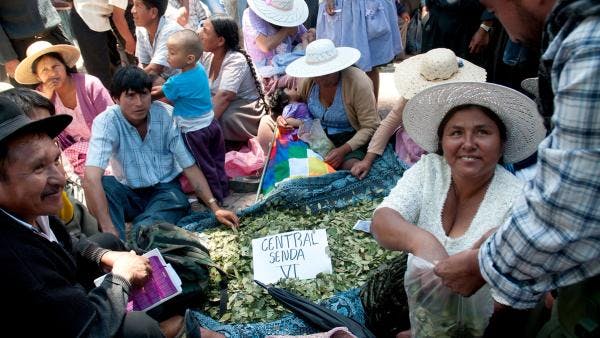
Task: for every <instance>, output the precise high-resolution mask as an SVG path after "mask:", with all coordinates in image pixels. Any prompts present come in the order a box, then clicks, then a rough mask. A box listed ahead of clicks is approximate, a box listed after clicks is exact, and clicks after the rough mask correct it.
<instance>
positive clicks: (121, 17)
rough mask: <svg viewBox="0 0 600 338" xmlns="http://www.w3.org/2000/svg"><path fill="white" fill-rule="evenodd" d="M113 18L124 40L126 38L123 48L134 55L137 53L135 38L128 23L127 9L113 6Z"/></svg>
mask: <svg viewBox="0 0 600 338" xmlns="http://www.w3.org/2000/svg"><path fill="white" fill-rule="evenodd" d="M112 19H113V22H114V24H115V27H116V28H117V32H118V33H119V35H121V37H122V38H123V40H125V46H123V48H124V49H125V51H126V52H127V53H129V54H132V55H133V54H135V38H134V37H133V34H131V31H130V30H129V25H127V20H126V19H125V11H124V10H123V9H121V8H118V7H113V15H112Z"/></svg>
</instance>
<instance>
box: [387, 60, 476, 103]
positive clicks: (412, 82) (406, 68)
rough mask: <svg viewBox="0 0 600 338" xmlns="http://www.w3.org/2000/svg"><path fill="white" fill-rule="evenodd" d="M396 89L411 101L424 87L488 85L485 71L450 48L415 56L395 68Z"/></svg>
mask: <svg viewBox="0 0 600 338" xmlns="http://www.w3.org/2000/svg"><path fill="white" fill-rule="evenodd" d="M394 77H395V80H396V90H397V91H398V94H399V95H400V96H402V97H404V98H405V99H410V98H411V97H413V96H415V94H417V93H418V92H420V91H421V90H423V89H425V88H429V87H431V86H435V85H438V84H443V83H449V82H485V80H486V71H485V69H483V68H481V67H479V66H477V65H475V64H473V63H471V62H469V61H467V60H464V59H461V58H458V57H457V56H456V54H454V52H453V51H452V50H450V49H447V48H436V49H432V50H430V51H428V52H427V53H424V54H419V55H415V56H413V57H411V58H408V59H406V60H404V61H402V62H400V63H399V64H398V65H397V66H396V70H395V74H394Z"/></svg>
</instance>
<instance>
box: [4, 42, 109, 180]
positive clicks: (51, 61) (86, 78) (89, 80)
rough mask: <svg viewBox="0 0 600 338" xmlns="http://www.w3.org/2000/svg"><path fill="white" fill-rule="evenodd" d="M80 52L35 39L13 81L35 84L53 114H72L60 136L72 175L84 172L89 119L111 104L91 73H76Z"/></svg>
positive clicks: (105, 92) (69, 46)
mask: <svg viewBox="0 0 600 338" xmlns="http://www.w3.org/2000/svg"><path fill="white" fill-rule="evenodd" d="M79 56H80V53H79V49H77V47H74V46H71V45H52V44H50V43H49V42H46V41H37V42H34V43H32V44H31V45H30V46H29V48H27V57H26V58H25V59H24V60H23V61H21V63H19V66H18V67H17V69H16V71H15V80H17V82H19V83H22V84H39V85H38V87H37V90H38V91H39V92H41V93H42V94H43V95H44V96H45V97H47V98H48V99H50V101H52V103H53V104H54V107H55V109H56V113H57V114H67V115H70V116H72V117H73V122H71V124H69V126H67V128H66V129H65V130H64V131H63V133H62V134H61V136H63V137H61V138H60V147H61V149H62V150H63V151H64V154H65V155H66V156H67V157H68V158H69V161H70V162H71V164H72V166H73V168H74V171H75V174H77V175H79V176H81V175H83V172H84V169H85V168H84V167H85V158H86V154H87V146H88V141H89V139H90V135H91V129H92V121H93V120H94V118H95V117H96V116H97V115H98V114H100V113H101V112H103V111H104V110H105V109H106V107H108V106H110V105H112V104H113V100H112V98H111V97H110V94H109V93H108V90H106V88H104V85H103V84H102V82H101V81H100V80H99V79H98V78H97V77H95V76H92V75H88V74H82V73H76V72H75V70H74V66H75V63H76V62H77V60H78V59H79Z"/></svg>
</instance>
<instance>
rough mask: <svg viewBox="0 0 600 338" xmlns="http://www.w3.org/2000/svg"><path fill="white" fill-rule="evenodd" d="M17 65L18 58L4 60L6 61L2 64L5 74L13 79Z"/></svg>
mask: <svg viewBox="0 0 600 338" xmlns="http://www.w3.org/2000/svg"><path fill="white" fill-rule="evenodd" d="M18 65H19V60H17V59H12V60H8V61H6V63H5V64H4V68H5V69H6V75H8V76H9V77H12V78H13V79H14V78H15V70H16V69H17V66H18Z"/></svg>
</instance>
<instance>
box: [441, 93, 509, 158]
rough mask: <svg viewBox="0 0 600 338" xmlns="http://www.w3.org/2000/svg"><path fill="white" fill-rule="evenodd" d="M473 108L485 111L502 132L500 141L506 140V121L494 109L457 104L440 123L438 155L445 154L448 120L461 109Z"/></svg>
mask: <svg viewBox="0 0 600 338" xmlns="http://www.w3.org/2000/svg"><path fill="white" fill-rule="evenodd" d="M473 108H475V109H479V110H481V112H483V114H484V115H485V116H487V117H488V118H489V119H490V120H492V121H494V123H495V124H496V126H497V127H498V131H499V132H500V141H502V143H505V142H506V140H507V139H508V133H507V132H506V125H505V124H504V122H502V120H501V119H500V117H499V116H498V115H496V113H494V111H493V110H491V109H490V108H488V107H484V106H480V105H478V104H463V105H459V106H456V107H454V108H452V109H450V110H449V111H448V113H446V115H445V116H444V118H443V119H442V121H441V122H440V125H439V127H438V130H437V136H438V149H437V151H436V153H437V154H438V155H442V154H443V150H442V136H443V135H444V128H446V124H448V121H450V119H451V118H452V117H453V116H454V115H455V114H456V113H457V112H458V111H460V110H466V109H473ZM502 162H503V160H502V158H500V163H502Z"/></svg>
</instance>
